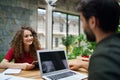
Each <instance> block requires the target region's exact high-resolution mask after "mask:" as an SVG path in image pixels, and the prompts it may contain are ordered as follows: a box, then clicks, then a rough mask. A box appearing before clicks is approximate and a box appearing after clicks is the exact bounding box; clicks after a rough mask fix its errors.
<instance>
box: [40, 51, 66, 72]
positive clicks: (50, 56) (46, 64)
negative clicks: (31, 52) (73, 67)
mask: <svg viewBox="0 0 120 80" xmlns="http://www.w3.org/2000/svg"><path fill="white" fill-rule="evenodd" d="M39 54H40V55H39V57H40V59H41V60H40V61H41V66H42V72H43V73H48V72H52V71H57V70H62V69H67V68H68V65H67V59H66V56H65V52H64V51H50V52H40V53H39Z"/></svg>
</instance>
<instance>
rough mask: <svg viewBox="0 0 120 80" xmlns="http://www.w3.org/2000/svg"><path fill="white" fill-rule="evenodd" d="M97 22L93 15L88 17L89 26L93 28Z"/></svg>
mask: <svg viewBox="0 0 120 80" xmlns="http://www.w3.org/2000/svg"><path fill="white" fill-rule="evenodd" d="M97 22H98V21H97V19H96V17H95V16H91V17H90V18H89V25H90V27H91V28H95V27H96V26H97Z"/></svg>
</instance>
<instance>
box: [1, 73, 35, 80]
mask: <svg viewBox="0 0 120 80" xmlns="http://www.w3.org/2000/svg"><path fill="white" fill-rule="evenodd" d="M0 80H33V79H29V78H23V77H16V76H12V75H4V74H2V73H0Z"/></svg>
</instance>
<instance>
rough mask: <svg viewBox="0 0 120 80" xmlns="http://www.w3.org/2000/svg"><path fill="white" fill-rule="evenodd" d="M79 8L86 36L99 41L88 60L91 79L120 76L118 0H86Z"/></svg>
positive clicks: (116, 77) (119, 7) (106, 78)
mask: <svg viewBox="0 0 120 80" xmlns="http://www.w3.org/2000/svg"><path fill="white" fill-rule="evenodd" d="M78 11H79V12H80V18H81V22H82V27H83V29H84V32H85V34H86V37H87V39H88V40H89V41H96V42H97V46H96V49H95V51H94V53H93V54H92V56H91V58H90V62H89V67H88V80H119V79H120V34H119V33H117V29H118V25H119V18H120V5H119V4H118V3H117V1H116V0H83V1H82V2H81V4H80V5H79V7H78ZM72 66H75V64H74V65H72ZM77 66H78V64H77Z"/></svg>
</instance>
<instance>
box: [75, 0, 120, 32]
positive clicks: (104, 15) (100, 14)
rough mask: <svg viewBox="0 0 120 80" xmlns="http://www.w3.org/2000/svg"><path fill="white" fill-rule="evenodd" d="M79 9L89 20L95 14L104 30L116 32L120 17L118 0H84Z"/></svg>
mask: <svg viewBox="0 0 120 80" xmlns="http://www.w3.org/2000/svg"><path fill="white" fill-rule="evenodd" d="M77 10H78V11H79V12H81V13H82V14H83V16H84V17H85V19H86V20H87V21H88V20H89V18H90V17H92V16H95V17H96V19H97V20H98V21H99V23H98V26H99V28H100V29H101V30H102V31H104V32H116V31H117V29H118V24H119V18H120V5H119V4H118V2H117V1H116V0H82V1H81V3H80V4H79V6H78V7H77Z"/></svg>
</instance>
